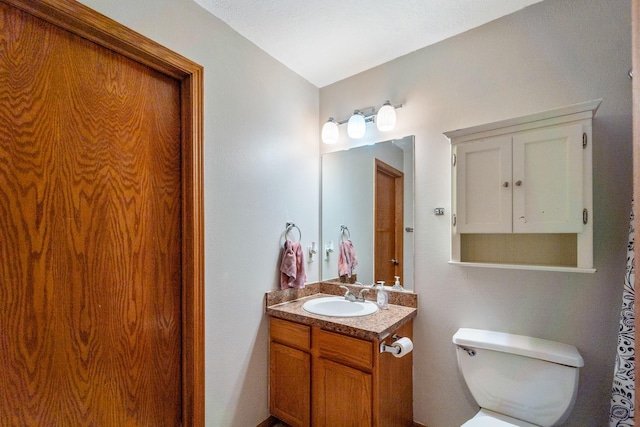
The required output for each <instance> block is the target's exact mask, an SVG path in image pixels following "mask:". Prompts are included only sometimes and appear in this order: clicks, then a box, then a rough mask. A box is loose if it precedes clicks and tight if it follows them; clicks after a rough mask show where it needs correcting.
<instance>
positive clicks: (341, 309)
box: [302, 297, 378, 317]
mask: <svg viewBox="0 0 640 427" xmlns="http://www.w3.org/2000/svg"><path fill="white" fill-rule="evenodd" d="M302 308H303V309H304V310H305V311H308V312H309V313H313V314H319V315H321V316H331V317H357V316H368V315H369V314H373V313H375V312H376V311H378V306H377V305H376V304H375V303H373V302H371V301H364V302H360V301H348V300H346V299H345V298H344V297H322V298H316V299H312V300H309V301H307V302H305V303H304V304H303V305H302Z"/></svg>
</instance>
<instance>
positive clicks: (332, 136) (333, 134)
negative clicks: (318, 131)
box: [322, 117, 338, 144]
mask: <svg viewBox="0 0 640 427" xmlns="http://www.w3.org/2000/svg"><path fill="white" fill-rule="evenodd" d="M322 142H324V143H325V144H335V143H336V142H338V124H337V123H336V121H335V120H334V119H333V117H330V118H329V120H327V122H326V123H325V124H324V125H323V126H322Z"/></svg>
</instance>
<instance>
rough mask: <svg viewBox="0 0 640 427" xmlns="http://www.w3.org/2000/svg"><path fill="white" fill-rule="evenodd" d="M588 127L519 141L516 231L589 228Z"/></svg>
mask: <svg viewBox="0 0 640 427" xmlns="http://www.w3.org/2000/svg"><path fill="white" fill-rule="evenodd" d="M582 152H583V148H582V125H580V124H569V125H565V126H559V127H554V128H548V129H540V130H533V131H529V132H523V133H519V134H515V135H514V136H513V182H514V186H513V232H514V233H580V232H582V229H583V224H582V210H583V208H584V206H583V194H582V192H583V172H582V158H583V154H582Z"/></svg>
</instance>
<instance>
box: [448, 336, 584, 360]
mask: <svg viewBox="0 0 640 427" xmlns="http://www.w3.org/2000/svg"><path fill="white" fill-rule="evenodd" d="M453 343H454V344H456V345H459V346H463V347H471V348H479V349H486V350H494V351H501V352H504V353H513V354H518V355H521V356H527V357H533V358H536V359H541V360H546V361H549V362H554V363H559V364H562V365H568V366H573V367H576V368H580V367H582V366H584V360H582V356H581V355H580V353H579V352H578V349H577V348H575V347H574V346H572V345H569V344H563V343H559V342H555V341H549V340H545V339H541V338H534V337H527V336H524V335H514V334H507V333H504V332H495V331H486V330H482V329H470V328H460V329H458V332H456V333H455V335H453Z"/></svg>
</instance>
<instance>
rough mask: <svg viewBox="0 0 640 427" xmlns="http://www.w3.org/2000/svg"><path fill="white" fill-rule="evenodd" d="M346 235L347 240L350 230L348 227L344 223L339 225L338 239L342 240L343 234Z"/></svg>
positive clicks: (349, 237)
mask: <svg viewBox="0 0 640 427" xmlns="http://www.w3.org/2000/svg"><path fill="white" fill-rule="evenodd" d="M345 234H346V235H347V240H349V239H351V232H350V231H349V227H347V226H346V225H341V226H340V241H342V242H344V241H345V239H344V236H345Z"/></svg>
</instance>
